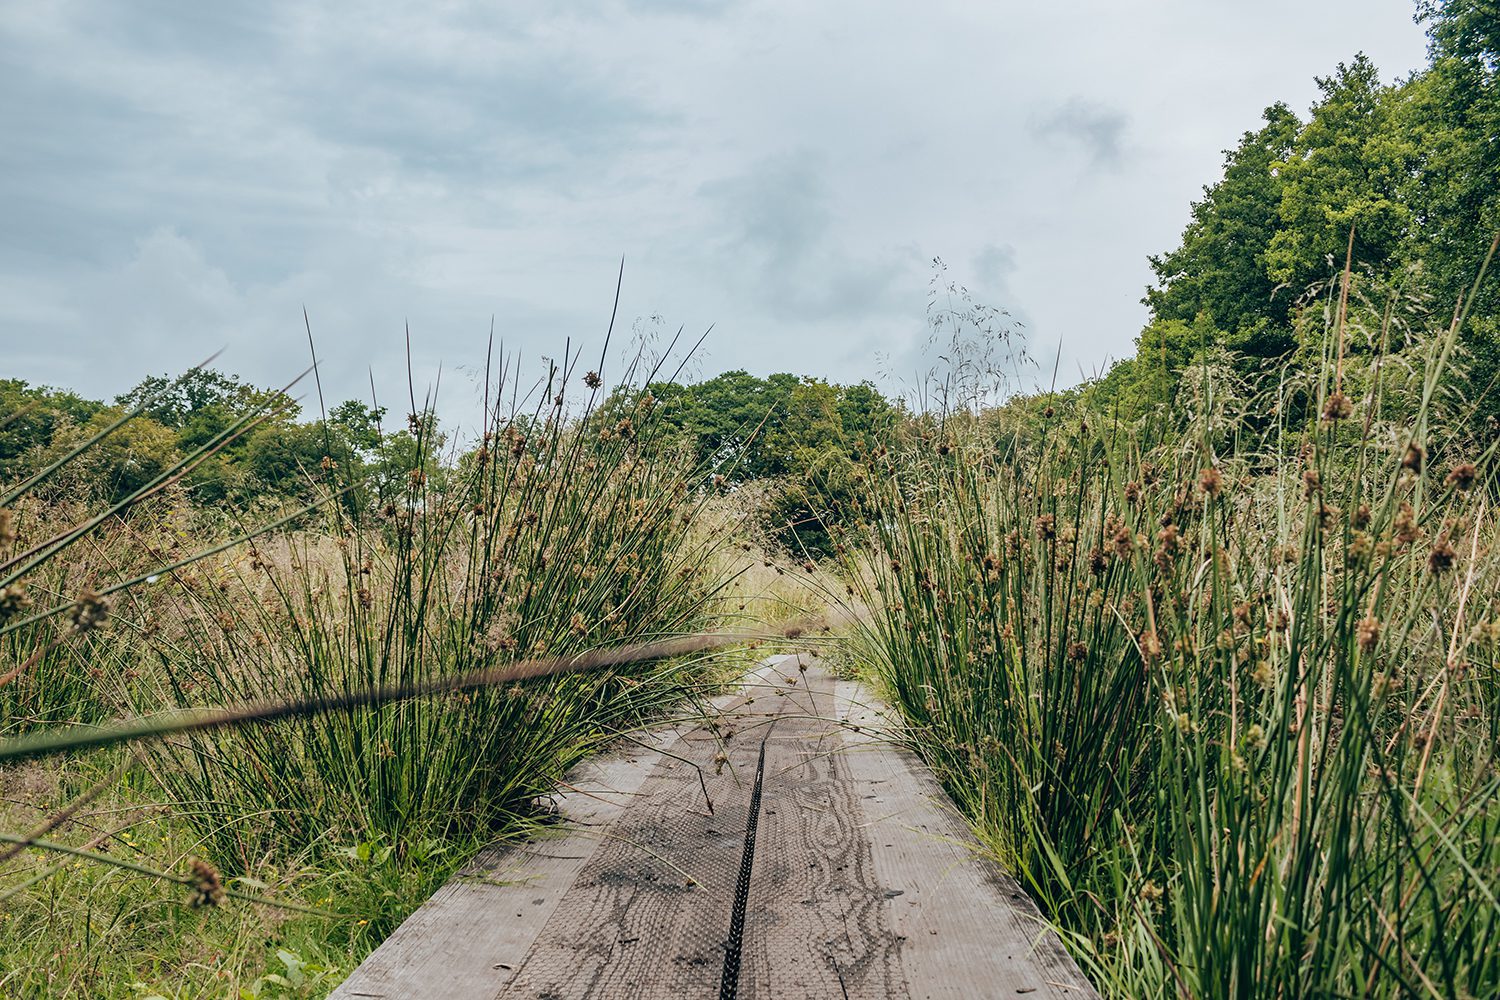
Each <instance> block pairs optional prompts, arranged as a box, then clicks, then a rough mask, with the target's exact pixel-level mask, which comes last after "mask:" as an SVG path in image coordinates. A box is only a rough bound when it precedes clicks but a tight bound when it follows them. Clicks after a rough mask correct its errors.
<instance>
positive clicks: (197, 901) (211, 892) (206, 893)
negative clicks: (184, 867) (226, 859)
mask: <svg viewBox="0 0 1500 1000" xmlns="http://www.w3.org/2000/svg"><path fill="white" fill-rule="evenodd" d="M190 868H191V869H192V884H191V885H190V886H189V888H190V890H191V892H190V895H189V896H188V905H190V906H218V905H219V904H220V903H222V902H223V901H224V883H223V881H222V880H221V879H220V878H219V872H218V869H216V868H215V867H214V866H213V865H211V864H209V863H208V862H207V861H203V860H201V859H198V858H194V859H193V862H192V864H191V865H190Z"/></svg>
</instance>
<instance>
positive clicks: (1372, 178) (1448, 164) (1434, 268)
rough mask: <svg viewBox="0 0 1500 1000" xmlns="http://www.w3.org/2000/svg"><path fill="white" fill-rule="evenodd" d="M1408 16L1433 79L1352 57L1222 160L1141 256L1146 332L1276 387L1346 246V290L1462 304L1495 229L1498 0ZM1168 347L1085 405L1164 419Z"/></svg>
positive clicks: (1498, 200)
mask: <svg viewBox="0 0 1500 1000" xmlns="http://www.w3.org/2000/svg"><path fill="white" fill-rule="evenodd" d="M1418 13H1419V17H1420V18H1421V19H1422V20H1423V21H1425V22H1426V23H1427V25H1428V30H1429V36H1430V38H1431V49H1430V52H1431V65H1430V66H1429V67H1428V68H1427V69H1425V70H1423V71H1422V72H1419V73H1415V74H1413V75H1412V76H1410V77H1409V78H1407V79H1405V80H1402V81H1399V82H1396V83H1393V84H1389V85H1387V84H1384V83H1382V82H1381V80H1380V78H1379V74H1378V72H1377V70H1376V68H1375V66H1374V64H1373V63H1371V62H1370V60H1369V59H1368V58H1366V57H1365V56H1363V55H1359V56H1356V57H1355V58H1354V60H1353V61H1352V62H1349V63H1347V64H1340V65H1339V66H1338V67H1337V69H1336V71H1335V72H1334V73H1333V74H1332V75H1330V76H1329V77H1326V78H1322V79H1319V80H1318V85H1319V89H1320V92H1321V93H1320V98H1319V100H1318V102H1317V104H1316V105H1315V106H1314V107H1313V108H1312V110H1311V113H1310V115H1309V117H1308V119H1307V121H1306V122H1301V121H1299V120H1298V119H1297V117H1296V116H1295V115H1294V114H1293V113H1292V112H1291V111H1290V110H1288V109H1287V108H1286V107H1285V106H1284V105H1281V104H1277V105H1273V106H1272V107H1270V108H1268V109H1267V111H1266V113H1265V122H1264V124H1263V126H1262V127H1261V128H1260V129H1259V130H1258V131H1254V132H1247V133H1246V134H1245V135H1244V137H1243V138H1242V140H1241V142H1240V144H1239V145H1238V146H1237V147H1236V148H1235V149H1233V150H1231V151H1229V152H1228V153H1227V154H1226V158H1225V163H1224V173H1223V176H1222V177H1221V178H1220V179H1219V180H1218V181H1217V182H1216V183H1215V184H1213V185H1211V186H1209V187H1207V188H1205V189H1204V197H1203V199H1202V200H1200V201H1198V202H1196V203H1194V205H1193V207H1192V218H1191V221H1190V222H1189V224H1188V226H1187V228H1186V229H1185V230H1184V232H1183V235H1182V239H1181V242H1180V244H1179V245H1178V247H1177V248H1175V249H1174V250H1172V251H1170V252H1168V253H1165V254H1162V255H1159V256H1157V257H1153V258H1152V259H1151V265H1152V268H1153V271H1154V272H1155V275H1156V284H1155V286H1154V287H1152V288H1150V289H1149V290H1148V291H1147V294H1146V303H1147V304H1148V305H1149V306H1150V307H1151V310H1152V317H1153V318H1152V324H1153V325H1158V324H1161V323H1164V322H1171V321H1176V322H1182V323H1199V322H1204V323H1206V324H1207V326H1209V327H1210V328H1212V329H1214V330H1216V331H1217V333H1216V335H1215V337H1214V343H1215V344H1217V345H1219V346H1223V347H1226V348H1228V349H1230V350H1232V351H1234V352H1236V353H1237V354H1238V355H1239V356H1240V358H1241V361H1240V366H1241V367H1240V373H1241V374H1242V375H1244V376H1246V377H1249V378H1252V379H1261V378H1265V377H1277V378H1279V377H1280V374H1279V366H1277V365H1274V364H1267V362H1274V361H1277V360H1279V359H1282V358H1284V357H1286V356H1288V355H1290V354H1291V353H1292V352H1293V351H1294V350H1295V349H1296V347H1297V343H1298V341H1297V334H1296V331H1297V328H1298V326H1299V324H1301V323H1302V319H1301V318H1300V317H1301V314H1302V313H1303V312H1304V311H1305V310H1308V309H1312V310H1320V309H1322V308H1323V304H1322V303H1321V302H1320V301H1319V300H1318V298H1317V297H1316V296H1308V295H1306V294H1305V293H1306V291H1307V290H1308V288H1309V286H1311V285H1317V284H1322V283H1325V282H1327V281H1328V280H1329V279H1331V278H1333V277H1334V276H1336V275H1337V274H1338V273H1339V272H1340V271H1341V270H1342V269H1343V265H1344V262H1345V258H1346V255H1349V254H1350V251H1351V243H1350V240H1351V235H1352V239H1353V243H1352V268H1351V273H1352V275H1353V282H1354V285H1355V286H1356V288H1359V286H1362V285H1368V286H1370V287H1372V288H1373V287H1391V286H1399V288H1400V289H1401V292H1400V294H1401V295H1410V296H1412V297H1414V298H1415V299H1417V300H1424V299H1425V300H1427V301H1437V302H1444V303H1454V302H1467V301H1468V299H1469V298H1470V293H1471V285H1472V283H1473V282H1474V280H1475V277H1476V275H1477V274H1478V273H1479V267H1480V263H1481V262H1482V261H1483V259H1484V257H1485V254H1486V253H1487V251H1488V247H1489V244H1490V241H1491V238H1492V236H1493V235H1494V234H1495V233H1496V232H1500V184H1496V182H1495V178H1496V177H1500V145H1497V144H1496V143H1495V141H1494V137H1495V136H1496V135H1500V73H1497V67H1500V55H1497V51H1496V39H1497V37H1500V31H1497V29H1496V27H1495V25H1496V23H1497V15H1496V8H1495V5H1494V3H1493V0H1433V2H1423V3H1420V4H1419V5H1418ZM1476 291H1477V294H1475V295H1474V301H1473V312H1472V314H1471V316H1470V320H1469V322H1468V324H1467V326H1466V331H1467V332H1466V334H1465V340H1464V343H1463V345H1462V346H1463V348H1464V350H1465V351H1466V352H1467V354H1468V356H1469V361H1468V365H1467V368H1468V370H1469V372H1470V373H1471V374H1472V377H1473V384H1474V386H1475V387H1476V389H1477V392H1476V396H1475V410H1476V416H1477V417H1478V421H1476V424H1477V426H1484V422H1485V421H1493V420H1494V419H1495V418H1497V417H1500V277H1497V276H1496V275H1493V274H1492V275H1491V276H1490V277H1489V278H1488V279H1487V280H1486V281H1485V282H1484V283H1483V284H1482V285H1481V286H1480V287H1479V288H1478V289H1477V290H1476ZM1162 339H1163V338H1162V337H1160V336H1157V335H1156V334H1155V333H1154V332H1153V331H1150V330H1149V329H1148V332H1147V333H1146V334H1143V336H1142V341H1143V343H1141V344H1140V345H1139V346H1140V350H1139V351H1138V353H1137V357H1136V358H1135V359H1134V360H1133V361H1130V362H1122V363H1121V364H1120V365H1119V366H1118V367H1117V370H1116V371H1112V372H1110V373H1109V374H1108V376H1106V378H1104V379H1102V380H1101V381H1100V383H1099V384H1098V385H1097V386H1096V387H1095V391H1094V395H1095V396H1096V397H1097V398H1100V399H1101V400H1102V399H1104V398H1108V399H1109V400H1110V404H1111V405H1112V406H1114V407H1115V408H1117V409H1118V410H1119V411H1121V412H1126V413H1132V414H1140V413H1143V412H1144V411H1145V409H1146V408H1147V407H1148V406H1149V405H1166V404H1167V403H1168V402H1169V395H1170V388H1171V384H1172V380H1173V378H1175V376H1176V373H1177V372H1179V371H1180V370H1181V367H1180V364H1179V363H1178V362H1174V361H1173V360H1172V359H1171V357H1170V356H1169V357H1168V358H1167V362H1168V365H1169V368H1168V371H1167V373H1165V374H1162V373H1161V370H1160V368H1161V366H1160V362H1161V361H1162V357H1161V353H1160V351H1159V347H1160V343H1159V342H1160V341H1161V340H1162ZM1167 339H1170V338H1167ZM1153 341H1154V342H1157V343H1156V344H1155V346H1157V347H1158V353H1157V355H1156V357H1155V358H1147V357H1145V354H1146V352H1147V348H1148V346H1149V344H1148V342H1153ZM1168 353H1169V354H1170V352H1168ZM1179 353H1180V352H1179ZM1172 365H1177V367H1170V366H1172ZM1157 378H1159V379H1160V380H1161V382H1160V384H1159V385H1153V384H1152V381H1153V379H1157Z"/></svg>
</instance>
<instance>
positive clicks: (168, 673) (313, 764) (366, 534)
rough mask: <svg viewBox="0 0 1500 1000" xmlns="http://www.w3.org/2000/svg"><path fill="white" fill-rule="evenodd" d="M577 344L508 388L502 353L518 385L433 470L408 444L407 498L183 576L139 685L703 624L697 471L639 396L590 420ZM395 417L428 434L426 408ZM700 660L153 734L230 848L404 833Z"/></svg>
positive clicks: (289, 695)
mask: <svg viewBox="0 0 1500 1000" xmlns="http://www.w3.org/2000/svg"><path fill="white" fill-rule="evenodd" d="M575 366H576V360H575V359H568V360H565V361H564V363H563V364H562V365H561V366H557V367H554V368H552V369H551V370H550V371H549V373H548V374H547V376H546V378H545V380H544V382H542V383H540V384H539V385H538V386H537V387H536V389H535V390H534V392H533V394H532V398H531V402H530V405H529V406H525V407H523V395H524V394H522V393H521V392H519V391H518V390H516V389H515V388H514V386H515V385H516V384H518V383H517V379H518V377H519V373H518V372H516V371H515V370H514V369H507V368H505V366H504V364H502V365H501V366H500V369H501V370H500V371H499V372H498V375H497V377H496V378H495V379H494V381H493V383H491V391H492V392H494V394H495V396H497V397H498V396H499V395H500V391H501V388H503V387H505V386H507V385H510V386H511V389H510V390H509V393H510V395H509V399H508V401H507V402H506V403H505V404H503V405H502V404H498V403H497V404H495V405H492V406H487V409H486V421H485V428H486V429H485V431H484V434H483V436H482V439H481V440H480V442H479V443H478V445H477V447H475V448H474V449H473V450H472V451H470V452H468V453H466V454H463V455H462V456H459V457H458V458H457V460H456V461H453V462H451V463H449V467H447V468H445V469H443V470H441V472H440V473H438V472H435V471H434V470H432V469H431V468H430V467H429V466H427V465H426V464H422V463H420V461H418V462H417V463H414V464H413V467H412V468H411V469H409V470H407V475H406V479H405V482H404V484H403V486H402V490H401V492H400V495H399V496H396V497H394V498H390V499H387V500H385V501H384V502H380V503H378V504H377V505H374V506H373V509H368V510H364V511H362V512H361V513H359V514H357V515H355V516H349V515H348V514H347V513H346V511H345V510H344V509H341V508H339V507H335V506H332V505H330V506H328V507H326V508H325V510H326V511H327V512H328V516H329V518H330V520H329V522H328V524H327V525H326V526H325V527H324V528H323V530H321V531H305V532H300V533H295V534H292V535H289V536H286V537H284V538H282V539H279V540H277V541H276V542H274V543H266V544H257V545H256V546H255V547H254V548H253V549H251V550H247V551H245V552H243V553H242V554H241V555H240V556H239V557H238V558H237V559H234V560H225V561H224V562H222V563H221V564H219V565H217V566H216V567H215V568H214V572H213V573H212V574H200V577H199V579H197V580H196V581H194V582H193V584H192V585H191V586H187V587H184V588H182V589H181V590H180V591H179V594H180V597H181V601H182V604H181V607H180V608H179V609H178V610H177V611H176V612H175V613H174V614H173V615H172V616H171V618H172V620H173V621H174V622H175V623H176V625H175V627H174V629H173V630H172V631H171V632H170V633H169V634H163V635H162V636H161V637H160V639H161V640H162V645H161V653H160V656H161V669H160V670H159V671H158V674H157V675H158V676H159V677H160V678H161V682H162V687H161V690H160V691H159V692H158V693H156V694H155V695H152V696H151V699H152V701H153V702H154V701H157V700H159V701H161V702H165V703H166V704H170V705H174V706H195V705H204V704H210V705H217V704H236V703H241V702H246V701H251V700H259V701H265V700H272V701H276V700H288V701H290V700H296V699H308V698H318V697H323V696H328V695H335V694H337V693H339V692H347V691H356V690H364V689H369V688H374V687H383V686H390V685H398V686H399V685H412V684H421V683H422V682H424V681H427V680H430V679H432V678H436V677H443V676H448V675H451V674H454V673H457V672H460V671H467V670H481V669H485V668H488V667H492V666H495V665H498V664H504V663H507V662H509V661H512V660H515V659H518V658H521V657H527V656H543V655H546V656H557V655H565V654H568V653H573V652H578V651H582V650H586V649H590V648H596V647H600V646H606V645H619V644H624V643H632V642H641V641H646V640H651V639H656V638H660V637H669V636H677V635H684V634H689V633H693V632H698V631H702V630H704V629H705V628H707V627H708V626H710V625H711V624H712V621H713V617H712V600H713V598H714V595H715V593H716V591H717V589H718V587H719V585H720V583H721V582H722V581H719V580H717V579H714V578H713V574H712V571H711V570H710V569H709V568H708V567H709V564H710V560H709V558H708V557H709V556H710V555H711V553H712V552H713V551H714V550H715V549H716V547H717V546H718V544H719V538H718V537H717V535H714V534H712V533H708V534H704V533H698V532H695V531H692V530H689V529H690V528H692V527H693V526H694V524H695V519H696V514H697V512H698V510H699V508H700V507H701V505H702V504H703V503H704V502H705V499H706V497H707V495H708V494H707V491H706V490H705V489H703V487H704V485H705V483H704V482H703V480H704V478H705V477H704V476H703V475H702V473H701V471H700V470H697V469H696V468H694V467H693V466H692V464H691V463H690V461H689V460H688V459H687V458H686V457H685V455H684V453H683V452H682V451H681V450H680V449H679V448H678V447H677V443H676V442H675V440H674V439H673V438H671V437H670V436H669V435H668V434H667V432H666V429H665V428H664V427H663V426H662V425H660V424H659V423H658V422H657V421H656V420H655V419H654V415H653V412H652V410H653V407H654V403H653V401H652V400H651V399H650V397H649V395H648V394H643V395H641V396H640V397H639V399H638V401H637V402H636V403H635V405H634V407H633V409H632V411H631V412H630V413H614V412H611V413H610V414H609V417H608V419H601V416H600V413H599V408H598V403H599V401H600V399H601V398H602V397H601V393H602V389H601V380H600V378H599V376H598V375H596V374H595V373H593V372H589V373H587V374H584V375H583V376H581V377H579V376H578V374H577V372H576V371H575V370H574V368H575ZM628 374H633V373H628ZM580 387H581V389H582V392H583V394H584V397H585V398H584V402H583V406H582V409H581V411H578V412H573V413H571V414H570V412H569V410H568V407H567V405H566V404H567V400H568V395H569V392H570V391H575V392H576V391H577V390H578V389H579V388H580ZM409 424H410V428H409V429H410V433H411V435H412V437H413V438H414V439H415V443H416V447H415V449H414V452H413V453H414V455H417V456H421V455H424V454H426V453H427V451H428V449H427V447H426V444H427V440H426V435H429V434H431V433H432V428H433V426H434V421H433V420H432V419H431V410H430V408H426V409H424V410H423V411H419V412H414V413H412V414H411V415H410V417H409ZM354 493H355V495H356V496H358V495H359V488H358V485H357V484H356V485H355V487H354ZM695 676H696V675H695V674H694V673H693V670H692V668H691V664H689V665H687V666H684V665H682V664H668V665H665V666H661V665H657V666H647V667H641V668H627V669H620V670H611V671H597V672H590V673H586V674H574V675H569V676H560V677H554V678H548V679H544V680H539V681H533V682H528V683H526V684H524V685H523V684H514V685H509V686H507V687H505V688H500V689H495V688H485V689H479V690H470V691H464V692H456V693H450V694H447V695H441V696H437V697H433V698H424V699H412V700H405V701H400V702H397V703H392V704H382V705H376V706H368V707H361V708H357V709H354V710H351V711H347V712H340V713H335V714H319V715H312V716H306V717H301V718H295V719H281V720H277V721H275V722H272V723H269V724H265V725H260V726H255V727H246V728H243V729H239V730H236V731H215V732H212V733H195V734H191V735H188V736H186V737H184V738H182V739H180V740H176V741H173V742H171V743H167V744H164V745H158V746H157V747H156V748H155V750H154V751H153V753H154V755H155V760H156V762H157V768H156V769H157V772H158V775H159V778H160V780H161V781H162V782H163V784H164V785H165V786H166V787H167V788H169V789H170V790H171V791H172V793H173V795H174V796H175V797H176V798H177V799H179V800H180V801H182V802H184V803H189V804H192V805H191V810H192V814H193V815H194V816H195V817H196V822H199V823H200V824H201V826H202V829H203V833H204V836H205V837H207V838H209V840H210V842H211V844H212V846H213V853H214V856H215V857H216V858H217V859H219V860H221V861H222V862H223V863H225V864H227V865H229V866H231V867H247V866H249V865H251V864H253V863H254V860H255V859H256V858H258V857H260V856H262V854H263V853H265V852H268V851H270V852H278V853H287V852H299V851H304V850H306V849H308V848H309V847H313V846H315V845H320V844H322V845H328V844H347V843H349V842H360V841H365V840H367V839H375V840H380V841H382V842H384V843H387V844H388V845H390V846H392V847H393V848H395V849H396V850H398V851H406V850H409V849H413V848H417V847H419V846H420V845H421V844H422V843H424V842H426V841H430V840H433V839H439V838H444V837H449V836H455V835H459V834H466V833H467V834H472V833H474V832H479V833H483V832H484V831H485V830H487V829H493V828H496V827H498V826H499V825H501V824H503V823H505V822H506V821H507V820H511V819H514V818H515V817H516V815H517V814H518V813H521V812H524V811H525V810H526V809H527V807H528V805H529V803H530V800H531V799H532V798H533V797H534V796H536V795H538V794H540V793H542V792H544V791H546V790H547V789H548V788H549V787H550V786H551V784H552V782H553V781H554V780H555V779H556V778H557V777H559V776H560V775H561V773H562V771H563V770H564V769H565V768H566V767H567V766H568V765H569V764H570V763H571V762H572V761H574V760H576V759H577V757H578V756H579V755H580V754H582V753H583V752H585V751H586V750H587V749H588V747H589V746H591V745H592V744H593V743H595V742H597V741H598V740H600V739H602V738H604V737H606V736H607V735H608V734H609V733H610V732H612V731H613V730H615V729H616V728H619V727H622V726H628V725H630V724H632V722H633V721H634V720H635V719H638V718H640V717H641V716H642V715H643V714H645V713H648V712H650V711H652V710H654V709H656V708H657V707H659V706H661V705H662V704H664V703H665V702H667V701H668V700H670V699H672V698H675V697H679V696H680V695H681V694H682V693H683V692H684V691H685V690H686V689H687V688H688V687H690V686H691V684H692V682H693V679H694V677H695ZM141 707H142V708H145V707H148V705H146V704H143V705H142V706H141Z"/></svg>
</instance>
